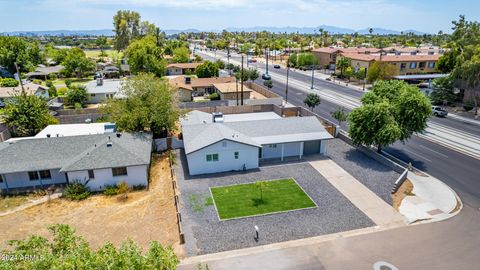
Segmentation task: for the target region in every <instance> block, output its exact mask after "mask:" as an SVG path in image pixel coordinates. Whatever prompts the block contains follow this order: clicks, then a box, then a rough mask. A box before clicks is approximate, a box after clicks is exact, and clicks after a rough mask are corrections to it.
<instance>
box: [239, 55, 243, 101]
mask: <svg viewBox="0 0 480 270" xmlns="http://www.w3.org/2000/svg"><path fill="white" fill-rule="evenodd" d="M240 77H241V78H240V79H241V83H242V84H241V85H240V105H242V106H243V53H242V71H241V72H240Z"/></svg>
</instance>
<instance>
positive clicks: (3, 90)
mask: <svg viewBox="0 0 480 270" xmlns="http://www.w3.org/2000/svg"><path fill="white" fill-rule="evenodd" d="M23 89H24V90H25V92H26V93H27V95H35V93H36V92H37V91H39V90H40V91H47V90H48V87H45V86H43V85H39V84H35V83H27V84H24V85H23ZM21 92H22V86H21V85H18V86H15V87H0V98H8V97H12V96H15V95H19V94H20V93H21Z"/></svg>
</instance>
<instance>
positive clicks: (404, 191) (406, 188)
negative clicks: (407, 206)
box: [392, 179, 413, 211]
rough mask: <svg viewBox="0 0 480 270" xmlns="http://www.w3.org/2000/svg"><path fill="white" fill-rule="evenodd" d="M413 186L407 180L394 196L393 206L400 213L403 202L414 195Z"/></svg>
mask: <svg viewBox="0 0 480 270" xmlns="http://www.w3.org/2000/svg"><path fill="white" fill-rule="evenodd" d="M412 190H413V184H412V182H410V180H408V179H407V180H405V182H403V184H402V185H401V186H400V188H398V190H397V192H395V193H394V194H392V205H393V208H395V209H396V210H397V211H398V208H399V207H400V204H402V200H403V199H404V198H405V197H407V196H411V195H413V193H412Z"/></svg>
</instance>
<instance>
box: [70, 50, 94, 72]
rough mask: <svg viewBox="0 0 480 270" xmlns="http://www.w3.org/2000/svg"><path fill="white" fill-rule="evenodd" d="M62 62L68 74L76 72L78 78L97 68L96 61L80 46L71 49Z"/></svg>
mask: <svg viewBox="0 0 480 270" xmlns="http://www.w3.org/2000/svg"><path fill="white" fill-rule="evenodd" d="M62 64H63V66H64V69H63V72H64V73H65V74H66V75H67V76H71V75H73V74H75V75H76V76H77V78H82V77H83V75H84V74H85V73H87V72H92V71H94V70H95V63H94V62H92V61H90V60H89V59H87V57H86V55H85V52H83V51H82V50H81V49H79V48H73V49H70V50H69V51H68V54H67V56H66V57H65V59H64V61H63V63H62Z"/></svg>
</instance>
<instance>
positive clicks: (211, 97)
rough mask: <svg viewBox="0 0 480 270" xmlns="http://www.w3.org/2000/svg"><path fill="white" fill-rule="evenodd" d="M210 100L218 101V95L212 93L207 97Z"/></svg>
mask: <svg viewBox="0 0 480 270" xmlns="http://www.w3.org/2000/svg"><path fill="white" fill-rule="evenodd" d="M209 98H210V100H220V95H219V94H218V93H213V94H211V95H210V96H209Z"/></svg>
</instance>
